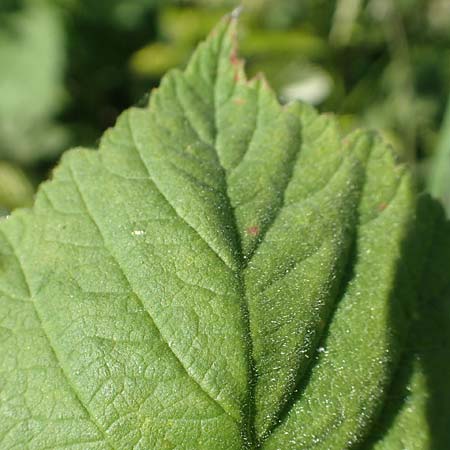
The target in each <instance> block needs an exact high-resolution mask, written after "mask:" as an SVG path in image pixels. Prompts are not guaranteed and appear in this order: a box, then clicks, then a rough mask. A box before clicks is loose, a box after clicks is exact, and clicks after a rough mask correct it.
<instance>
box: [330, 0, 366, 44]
mask: <svg viewBox="0 0 450 450" xmlns="http://www.w3.org/2000/svg"><path fill="white" fill-rule="evenodd" d="M360 10H361V0H338V2H337V5H336V9H335V10H334V16H333V24H332V26H331V30H330V35H329V40H330V43H331V44H332V45H342V46H344V45H347V44H348V43H349V42H350V38H351V37H352V31H353V25H354V23H355V21H356V19H357V17H358V15H359V12H360Z"/></svg>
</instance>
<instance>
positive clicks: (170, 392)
mask: <svg viewBox="0 0 450 450" xmlns="http://www.w3.org/2000/svg"><path fill="white" fill-rule="evenodd" d="M235 27H236V19H235V18H234V17H231V18H226V19H224V20H223V21H222V22H221V23H220V24H219V25H218V27H217V28H216V29H215V30H214V31H213V32H212V34H211V36H210V37H209V38H208V40H207V41H206V42H205V43H203V44H201V45H200V46H199V47H198V49H197V51H196V52H195V54H194V55H193V56H192V58H191V61H190V63H189V65H188V67H187V68H186V70H185V71H184V72H181V71H177V70H175V71H172V72H170V73H169V74H167V75H166V77H165V78H164V79H163V81H162V83H161V86H160V88H158V90H156V91H155V92H153V93H152V96H151V100H150V102H149V105H148V106H147V107H145V108H142V109H137V108H132V109H130V110H128V111H126V112H125V113H124V114H123V115H122V116H121V118H120V119H119V120H118V123H117V125H116V126H115V127H114V128H113V129H111V130H109V131H108V132H107V133H106V134H105V135H104V137H103V139H102V141H101V144H100V148H99V150H98V151H93V150H88V149H77V150H74V151H71V152H69V153H67V154H66V155H65V156H64V157H63V160H62V162H61V164H60V166H59V167H58V168H57V170H56V171H55V173H54V176H53V180H52V181H50V182H48V183H46V184H44V185H43V186H41V188H40V191H39V193H38V196H37V199H36V203H35V206H34V207H33V209H32V210H30V211H19V212H16V213H15V214H13V215H12V216H11V217H10V218H9V219H8V220H4V221H3V222H2V223H1V224H0V334H1V336H0V342H1V345H0V364H1V373H0V443H1V448H5V449H12V448H29V449H36V450H37V449H44V448H51V449H63V448H71V449H80V450H81V449H83V450H85V449H124V450H125V449H134V450H138V449H140V450H144V449H145V450H148V449H197V450H212V449H214V450H221V449H223V450H233V449H236V450H238V449H257V448H260V449H265V450H276V449H312V448H314V449H324V450H325V449H336V450H341V449H344V448H349V449H350V448H357V446H359V445H362V444H363V443H364V442H367V439H369V438H370V436H371V433H372V431H373V424H374V422H375V421H376V420H377V419H378V417H379V414H380V411H381V410H382V408H383V407H384V405H385V400H386V396H387V395H388V392H390V389H391V385H392V378H393V374H395V373H396V371H397V368H398V362H399V360H400V358H401V357H402V355H403V352H402V351H401V350H402V349H403V346H404V343H405V341H406V339H407V335H408V331H409V328H410V327H409V322H410V321H411V316H412V313H413V312H414V308H415V306H414V301H413V299H414V297H415V289H414V286H413V285H412V284H410V283H408V273H406V271H405V270H403V269H402V267H403V264H402V262H403V260H404V254H405V248H407V247H408V242H409V241H408V240H409V238H410V232H411V229H412V223H413V220H414V215H415V195H414V192H413V189H412V187H411V179H410V175H409V173H408V171H407V170H406V169H405V168H404V167H403V166H401V165H398V164H396V162H395V160H394V157H393V155H392V153H391V151H390V149H389V148H387V147H386V146H385V145H384V144H383V142H382V141H381V140H380V139H379V138H378V137H377V136H376V135H374V134H373V133H368V132H362V131H358V132H355V133H353V134H352V135H350V136H348V137H345V138H343V137H342V136H341V135H340V132H339V129H338V127H337V125H336V121H335V120H334V119H333V118H332V117H331V116H320V115H318V114H317V113H316V112H315V111H314V110H312V109H311V108H309V107H306V106H304V105H300V104H290V105H287V106H280V104H279V103H278V101H277V99H276V97H275V95H274V93H273V92H272V91H271V90H270V88H269V86H268V85H267V83H266V82H265V80H264V79H263V77H257V78H256V79H253V80H247V79H246V78H245V74H244V71H243V65H242V62H241V61H240V60H239V59H238V58H237V56H236V48H235V44H234V40H235ZM413 265H414V264H413ZM414 267H416V266H415V265H414ZM419 382H420V380H419ZM374 445H375V444H374ZM424 448H425V447H424ZM430 448H431V447H430Z"/></svg>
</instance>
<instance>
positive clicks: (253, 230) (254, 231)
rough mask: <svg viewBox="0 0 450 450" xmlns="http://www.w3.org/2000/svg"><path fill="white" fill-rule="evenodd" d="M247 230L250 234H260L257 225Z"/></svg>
mask: <svg viewBox="0 0 450 450" xmlns="http://www.w3.org/2000/svg"><path fill="white" fill-rule="evenodd" d="M246 231H247V234H248V235H249V236H258V234H259V232H260V229H259V227H258V226H257V225H254V226H252V227H248V228H247V230H246Z"/></svg>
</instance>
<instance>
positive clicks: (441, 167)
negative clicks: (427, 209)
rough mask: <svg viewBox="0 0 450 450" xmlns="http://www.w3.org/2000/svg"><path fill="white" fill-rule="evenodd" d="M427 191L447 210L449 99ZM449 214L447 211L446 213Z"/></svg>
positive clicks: (449, 147) (449, 176)
mask: <svg viewBox="0 0 450 450" xmlns="http://www.w3.org/2000/svg"><path fill="white" fill-rule="evenodd" d="M428 189H429V191H430V192H431V194H433V195H434V196H436V197H438V198H440V199H442V200H444V202H445V204H446V206H447V208H448V205H449V199H448V198H446V197H450V97H449V99H448V101H447V109H446V112H445V115H444V119H443V121H442V125H441V130H440V133H439V141H438V145H437V148H436V151H435V157H434V161H433V164H432V167H431V173H430V176H429V177H428ZM448 212H449V211H448Z"/></svg>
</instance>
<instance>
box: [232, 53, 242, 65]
mask: <svg viewBox="0 0 450 450" xmlns="http://www.w3.org/2000/svg"><path fill="white" fill-rule="evenodd" d="M230 62H231V64H233V66H238V65H239V62H240V60H239V57H238V55H237V52H236V50H234V51H233V52H232V53H231V55H230Z"/></svg>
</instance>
